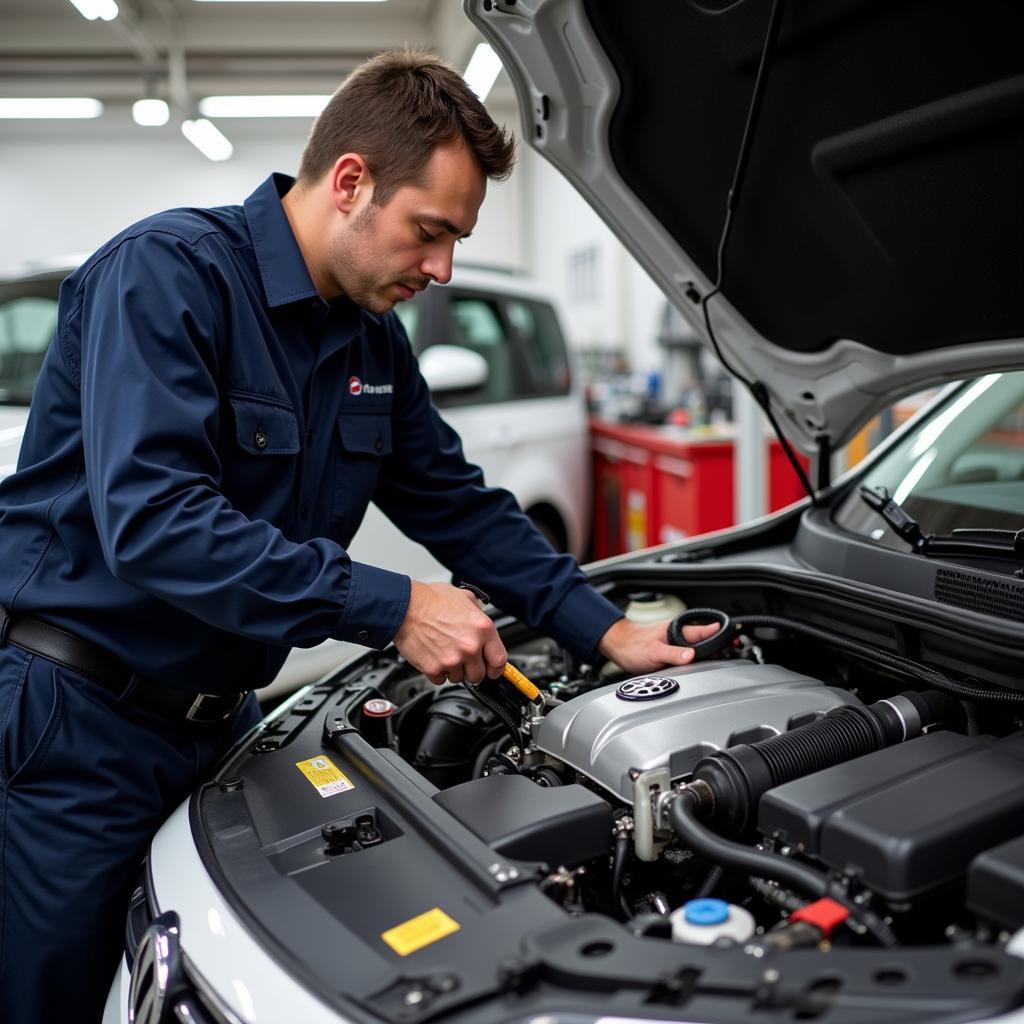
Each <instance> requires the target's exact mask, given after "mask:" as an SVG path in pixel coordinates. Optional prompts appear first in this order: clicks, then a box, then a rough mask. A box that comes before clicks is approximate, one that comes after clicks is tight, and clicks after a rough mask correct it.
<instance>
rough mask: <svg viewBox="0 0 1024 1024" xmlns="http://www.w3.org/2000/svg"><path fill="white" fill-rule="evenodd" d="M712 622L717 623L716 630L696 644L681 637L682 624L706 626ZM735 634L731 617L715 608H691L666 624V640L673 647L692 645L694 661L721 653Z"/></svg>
mask: <svg viewBox="0 0 1024 1024" xmlns="http://www.w3.org/2000/svg"><path fill="white" fill-rule="evenodd" d="M712 622H717V623H718V632H717V633H715V635H714V636H711V637H708V639H707V640H701V641H700V643H696V644H688V643H687V642H686V641H685V640H684V639H683V626H707V625H708V624H709V623H712ZM735 635H736V627H735V626H733V624H732V619H730V618H729V616H728V615H726V614H725V612H720V611H718V609H717V608H691V609H690V610H689V611H685V612H683V614H682V615H679V616H677V617H676V618H674V619H673V620H672V621H671V622H670V623H669V624H668V642H669V643H670V644H672V646H673V647H692V648H693V660H694V661H701V660H702V659H704V658H713V657H714V656H715V655H716V654H721V652H722V651H724V650H725V649H726V648H727V647H728V646H729V645H730V644H731V643H732V641H733V637H734V636H735Z"/></svg>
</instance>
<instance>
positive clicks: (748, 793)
mask: <svg viewBox="0 0 1024 1024" xmlns="http://www.w3.org/2000/svg"><path fill="white" fill-rule="evenodd" d="M960 712H961V708H960V705H959V703H958V702H957V701H955V700H953V699H952V698H951V697H948V696H946V695H945V694H943V693H939V692H938V691H935V690H930V691H925V692H924V693H912V692H908V693H902V694H900V695H899V696H897V697H893V698H891V699H888V700H882V701H879V702H878V703H877V704H872V705H871V706H870V707H862V706H861V705H859V704H849V705H843V706H841V707H838V708H833V709H832V710H831V711H829V712H828V713H827V714H826V715H824V716H823V717H822V718H819V719H818V720H817V721H814V722H809V723H807V724H806V725H801V726H798V727H797V728H795V729H791V730H790V731H789V732H785V733H780V734H779V735H777V736H770V737H768V738H767V739H763V740H757V741H756V742H754V743H737V744H734V745H733V746H731V747H728V748H727V749H725V750H717V751H715V752H714V753H712V754H708V755H707V756H705V757H702V758H701V759H700V760H699V761H698V762H697V764H696V765H695V766H694V769H693V779H694V780H699V781H701V782H703V783H705V784H706V785H707V787H708V792H709V794H710V795H711V796H713V800H711V801H709V804H708V806H706V807H704V808H702V810H703V812H704V813H702V815H701V817H702V819H703V820H704V821H706V822H707V823H709V824H710V825H711V826H712V828H714V829H715V831H717V832H726V833H738V832H743V831H745V830H746V829H747V828H748V827H749V826H750V825H751V824H752V823H753V819H754V816H755V815H756V813H757V807H758V804H759V803H760V800H761V797H762V796H764V794H765V793H766V792H768V790H770V789H774V788H775V787H776V786H781V785H783V784H784V783H786V782H792V781H793V780H794V779H799V778H802V777H803V776H805V775H811V774H813V773H814V772H818V771H821V770H822V769H824V768H831V767H834V766H835V765H839V764H844V763H845V762H846V761H852V760H853V759H854V758H857V757H862V756H863V755H865V754H870V753H873V752H874V751H876V750H881V749H882V748H884V747H889V746H892V745H894V744H897V743H902V742H903V741H904V740H908V739H913V738H914V737H916V736H919V735H920V734H921V732H922V730H923V729H924V728H926V727H929V726H935V725H939V724H941V723H944V722H946V721H948V720H949V719H950V718H951V717H954V716H958V717H962V716H961V715H960Z"/></svg>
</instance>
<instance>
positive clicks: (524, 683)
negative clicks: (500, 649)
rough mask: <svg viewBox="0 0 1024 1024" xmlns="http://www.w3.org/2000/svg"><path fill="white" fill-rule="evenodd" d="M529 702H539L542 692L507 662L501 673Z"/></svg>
mask: <svg viewBox="0 0 1024 1024" xmlns="http://www.w3.org/2000/svg"><path fill="white" fill-rule="evenodd" d="M501 674H502V675H503V676H504V677H505V678H506V679H507V680H508V681H509V682H510V683H511V684H512V685H513V686H514V687H515V688H516V689H517V690H518V691H519V692H520V693H521V694H522V695H523V696H524V697H525V698H526V699H527V700H539V699H540V690H538V689H537V687H536V686H534V685H533V683H531V682H530V680H529V679H527V678H526V676H524V675H523V673H522V672H520V671H519V669H517V668H516V667H515V665H513V664H511V662H507V661H506V662H505V668H504V669H503V670H502V673H501Z"/></svg>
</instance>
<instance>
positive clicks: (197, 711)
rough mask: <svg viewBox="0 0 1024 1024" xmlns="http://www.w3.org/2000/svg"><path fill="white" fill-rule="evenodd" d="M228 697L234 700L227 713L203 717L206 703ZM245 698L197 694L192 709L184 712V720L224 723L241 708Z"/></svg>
mask: <svg viewBox="0 0 1024 1024" xmlns="http://www.w3.org/2000/svg"><path fill="white" fill-rule="evenodd" d="M229 696H233V697H234V698H235V699H234V701H233V702H232V704H231V706H230V707H229V708H228V710H227V711H225V712H223V713H222V714H218V713H215V712H214V713H208V714H207V715H203V706H204V704H205V703H206V702H207V701H213V702H217V701H223V700H226V699H227V698H228V697H229ZM245 698H246V694H245V693H244V692H243V693H236V694H226V693H197V694H196V699H195V700H194V701H192V707H190V708H189V709H188V711H186V712H185V718H186V720H187V721H189V722H224V721H226V720H227V719H229V718H230V717H231V716H232V715H233V714H234V713H235V712H236V711H237V710H238V709H239V708H240V707H241V706H242V701H244V700H245Z"/></svg>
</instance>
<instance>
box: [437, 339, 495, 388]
mask: <svg viewBox="0 0 1024 1024" xmlns="http://www.w3.org/2000/svg"><path fill="white" fill-rule="evenodd" d="M420 372H421V373H422V374H423V377H424V379H425V380H426V382H427V385H428V386H429V387H430V390H431V391H432V392H433V393H434V394H441V393H443V392H445V391H467V390H469V389H470V388H478V387H480V386H481V385H483V384H486V383H487V377H488V375H489V373H490V367H489V366H488V365H487V360H486V359H484V357H483V356H482V355H480V353H479V352H472V351H470V349H468V348H463V347H462V346H461V345H431V346H430V348H428V349H426V350H425V351H424V352H423V353H422V354H421V355H420Z"/></svg>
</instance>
